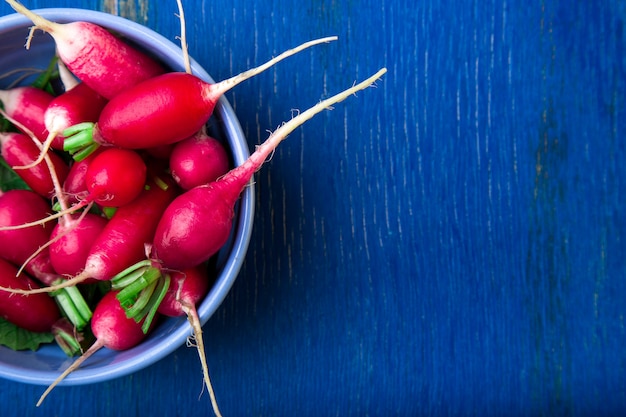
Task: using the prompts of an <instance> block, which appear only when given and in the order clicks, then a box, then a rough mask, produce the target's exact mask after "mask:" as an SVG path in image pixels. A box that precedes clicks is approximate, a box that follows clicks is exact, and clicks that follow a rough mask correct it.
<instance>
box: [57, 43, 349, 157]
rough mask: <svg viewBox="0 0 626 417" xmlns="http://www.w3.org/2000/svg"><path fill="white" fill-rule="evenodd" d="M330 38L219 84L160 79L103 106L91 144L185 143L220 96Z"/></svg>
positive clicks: (186, 77)
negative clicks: (183, 141) (282, 61)
mask: <svg viewBox="0 0 626 417" xmlns="http://www.w3.org/2000/svg"><path fill="white" fill-rule="evenodd" d="M335 39H337V38H336V37H327V38H323V39H318V40H314V41H310V42H306V43H304V44H302V45H300V46H298V47H296V48H294V49H291V50H288V51H286V52H283V53H282V54H280V55H279V56H277V57H276V58H274V59H272V60H270V61H268V62H267V63H265V64H263V65H261V66H259V67H256V68H253V69H250V70H248V71H245V72H243V73H241V74H239V75H236V76H234V77H232V78H229V79H227V80H224V81H221V82H219V83H216V84H210V83H207V82H205V81H203V80H201V79H200V78H198V77H196V76H195V75H192V74H188V73H184V72H174V73H167V74H163V75H159V76H157V77H153V78H150V79H148V80H147V81H144V82H142V83H139V84H137V85H136V86H134V87H133V88H130V89H128V90H126V91H123V92H121V93H120V94H118V95H117V96H116V97H114V98H113V99H111V101H109V103H107V105H106V106H105V107H104V109H103V110H102V113H101V114H100V118H99V119H98V122H97V123H96V124H95V126H93V132H92V135H91V136H92V139H93V141H94V142H95V143H97V144H100V145H104V146H118V147H120V148H128V149H145V148H152V147H156V146H162V145H168V144H171V143H175V142H178V141H181V140H183V139H186V138H188V137H190V136H192V135H194V134H195V133H196V132H198V131H199V130H200V129H201V128H202V126H203V125H204V124H205V123H206V122H207V121H208V120H209V118H210V117H211V115H212V113H213V109H214V108H215V105H216V104H217V102H218V100H219V99H220V97H221V96H222V95H223V94H224V93H225V92H226V91H228V90H230V89H231V88H233V87H235V86H236V85H237V84H239V83H241V82H242V81H244V80H247V79H248V78H250V77H253V76H254V75H257V74H259V73H260V72H262V71H264V70H266V69H268V68H270V67H271V66H273V65H274V64H276V63H277V62H279V61H281V60H283V59H285V58H287V57H289V56H291V55H294V54H296V53H298V52H300V51H302V50H303V49H306V48H308V47H311V46H313V45H317V44H320V43H325V42H330V41H333V40H335ZM88 137H89V135H88V134H86V135H83V136H81V137H80V138H77V139H76V140H74V139H73V138H71V137H70V138H67V139H66V141H65V150H67V151H69V152H70V153H75V152H77V151H78V150H79V149H81V147H82V146H85V145H90V144H91V143H90V141H89V139H88Z"/></svg>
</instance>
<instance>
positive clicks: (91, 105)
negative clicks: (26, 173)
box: [18, 83, 107, 169]
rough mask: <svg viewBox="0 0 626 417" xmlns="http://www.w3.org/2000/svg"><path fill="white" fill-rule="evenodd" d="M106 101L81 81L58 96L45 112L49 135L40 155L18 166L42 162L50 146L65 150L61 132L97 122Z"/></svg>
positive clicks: (27, 166) (26, 166) (23, 167)
mask: <svg viewBox="0 0 626 417" xmlns="http://www.w3.org/2000/svg"><path fill="white" fill-rule="evenodd" d="M106 103H107V100H106V99H105V98H104V97H102V96H101V95H100V94H98V93H96V92H95V91H94V90H92V89H91V88H90V87H89V86H88V85H87V84H85V83H79V84H77V85H75V86H74V87H72V88H71V89H69V90H66V91H65V92H64V93H62V94H60V95H58V96H56V97H55V98H54V99H52V101H51V102H50V103H49V104H48V107H47V108H46V110H45V112H44V116H43V117H44V123H45V128H46V131H47V132H48V136H47V137H46V138H45V140H44V141H43V146H42V149H41V154H40V156H39V157H38V158H37V159H36V160H35V161H33V162H32V163H30V164H28V165H25V166H22V167H18V168H20V169H25V168H30V167H32V166H34V165H36V164H38V163H40V162H41V161H42V160H43V157H44V155H45V152H47V151H48V149H49V148H53V149H57V150H63V141H64V139H65V138H64V137H63V135H62V134H61V133H62V132H63V131H65V130H66V129H68V128H69V127H71V126H74V125H77V124H79V123H84V122H95V121H96V120H98V116H99V115H100V112H101V111H102V108H103V107H104V105H105V104H106Z"/></svg>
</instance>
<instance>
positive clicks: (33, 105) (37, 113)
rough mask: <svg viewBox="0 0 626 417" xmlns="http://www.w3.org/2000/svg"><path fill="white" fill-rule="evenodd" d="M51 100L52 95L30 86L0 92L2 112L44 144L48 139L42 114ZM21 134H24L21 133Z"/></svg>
mask: <svg viewBox="0 0 626 417" xmlns="http://www.w3.org/2000/svg"><path fill="white" fill-rule="evenodd" d="M53 99H54V96H53V95H52V94H50V93H48V92H46V91H44V90H41V89H39V88H36V87H31V86H24V87H15V88H12V89H10V90H0V101H1V102H2V104H3V105H4V112H5V113H6V114H7V115H8V117H10V118H11V119H13V120H15V121H17V122H18V123H19V124H21V125H23V126H25V127H26V128H28V130H29V131H30V132H32V133H33V134H34V135H35V137H36V138H37V139H38V140H39V142H44V141H45V140H46V137H48V129H46V125H45V123H44V114H45V112H46V109H47V108H48V105H49V104H50V102H51V101H52V100H53ZM18 127H19V126H18ZM23 133H26V132H24V131H23Z"/></svg>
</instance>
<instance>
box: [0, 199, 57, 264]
mask: <svg viewBox="0 0 626 417" xmlns="http://www.w3.org/2000/svg"><path fill="white" fill-rule="evenodd" d="M50 210H51V209H50V206H49V204H48V203H47V202H46V200H44V199H43V198H42V197H41V196H40V195H38V194H36V193H34V192H33V191H30V190H10V191H6V192H4V193H2V194H1V195H0V226H1V227H4V226H14V225H20V224H24V223H29V222H32V221H36V220H38V219H41V218H42V217H45V216H47V214H48V213H49V212H50ZM53 227H54V226H53V225H52V224H46V225H44V226H39V227H29V228H25V229H16V230H1V229H0V242H2V245H0V258H3V259H6V260H8V261H9V262H11V263H13V264H16V265H21V264H22V263H23V262H24V261H25V260H26V259H27V258H28V257H29V256H30V255H31V254H32V253H33V251H34V250H36V249H37V248H38V247H40V246H42V245H44V244H45V243H46V242H47V241H48V240H49V239H50V233H51V232H52V230H53Z"/></svg>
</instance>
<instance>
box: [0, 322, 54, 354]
mask: <svg viewBox="0 0 626 417" xmlns="http://www.w3.org/2000/svg"><path fill="white" fill-rule="evenodd" d="M51 342H54V336H53V335H52V333H34V332H29V331H28V330H24V329H22V328H20V327H17V326H16V325H15V324H13V323H11V322H8V321H7V320H4V319H3V318H0V345H3V346H6V347H8V348H9V349H12V350H32V351H35V350H37V349H39V346H40V345H42V344H46V343H51Z"/></svg>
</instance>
